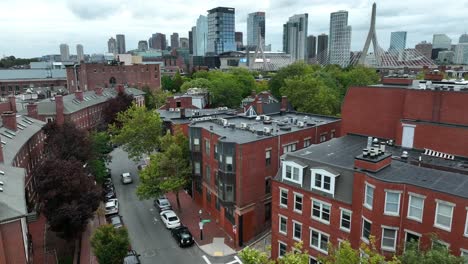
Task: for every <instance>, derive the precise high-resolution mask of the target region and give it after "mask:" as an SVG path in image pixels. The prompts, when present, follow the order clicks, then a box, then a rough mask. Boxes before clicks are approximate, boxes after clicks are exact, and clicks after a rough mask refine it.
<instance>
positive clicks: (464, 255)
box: [460, 249, 468, 263]
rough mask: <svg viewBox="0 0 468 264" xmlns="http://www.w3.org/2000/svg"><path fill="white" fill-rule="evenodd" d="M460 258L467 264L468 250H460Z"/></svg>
mask: <svg viewBox="0 0 468 264" xmlns="http://www.w3.org/2000/svg"><path fill="white" fill-rule="evenodd" d="M460 252H461V253H460V256H461V257H462V258H463V260H464V261H465V263H468V249H460Z"/></svg>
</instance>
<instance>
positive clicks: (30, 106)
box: [26, 103, 39, 119]
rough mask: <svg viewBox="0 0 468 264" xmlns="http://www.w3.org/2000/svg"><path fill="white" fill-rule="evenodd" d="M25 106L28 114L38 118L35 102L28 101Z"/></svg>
mask: <svg viewBox="0 0 468 264" xmlns="http://www.w3.org/2000/svg"><path fill="white" fill-rule="evenodd" d="M26 108H27V109H28V116H29V117H32V118H35V119H38V116H39V114H38V112H37V104H35V103H29V104H28V105H27V106H26Z"/></svg>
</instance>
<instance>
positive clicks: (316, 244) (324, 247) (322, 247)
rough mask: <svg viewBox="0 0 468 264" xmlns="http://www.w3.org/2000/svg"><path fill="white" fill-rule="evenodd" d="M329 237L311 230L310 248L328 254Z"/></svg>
mask: <svg viewBox="0 0 468 264" xmlns="http://www.w3.org/2000/svg"><path fill="white" fill-rule="evenodd" d="M328 241H329V235H327V234H325V233H322V232H320V231H318V230H316V229H313V228H310V247H312V248H314V249H316V250H318V251H320V252H323V253H325V254H328Z"/></svg>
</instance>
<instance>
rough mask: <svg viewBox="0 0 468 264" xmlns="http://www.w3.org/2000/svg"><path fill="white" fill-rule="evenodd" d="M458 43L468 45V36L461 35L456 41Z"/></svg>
mask: <svg viewBox="0 0 468 264" xmlns="http://www.w3.org/2000/svg"><path fill="white" fill-rule="evenodd" d="M458 43H468V34H466V33H465V34H462V35H461V36H460V38H459V39H458Z"/></svg>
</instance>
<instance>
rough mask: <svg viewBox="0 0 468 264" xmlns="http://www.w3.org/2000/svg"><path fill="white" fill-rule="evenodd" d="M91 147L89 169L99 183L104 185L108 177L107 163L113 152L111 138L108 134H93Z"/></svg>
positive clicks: (90, 137)
mask: <svg viewBox="0 0 468 264" xmlns="http://www.w3.org/2000/svg"><path fill="white" fill-rule="evenodd" d="M89 141H90V145H91V158H90V160H88V169H89V172H91V174H93V175H94V177H95V178H96V181H97V182H98V183H103V182H104V179H105V178H106V176H107V171H106V162H108V161H109V160H110V156H109V153H110V152H111V151H112V146H111V144H110V137H109V134H108V133H107V132H92V133H91V134H90V135H89Z"/></svg>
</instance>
